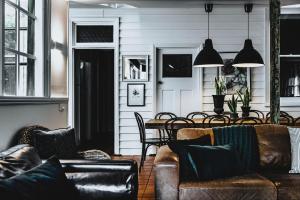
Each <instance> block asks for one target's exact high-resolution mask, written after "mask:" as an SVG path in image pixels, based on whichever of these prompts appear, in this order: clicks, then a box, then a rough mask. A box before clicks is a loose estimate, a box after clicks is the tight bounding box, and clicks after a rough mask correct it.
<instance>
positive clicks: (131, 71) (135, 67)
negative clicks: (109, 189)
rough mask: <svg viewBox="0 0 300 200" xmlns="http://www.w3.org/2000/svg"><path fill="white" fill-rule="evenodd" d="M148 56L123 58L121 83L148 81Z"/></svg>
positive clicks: (127, 56)
mask: <svg viewBox="0 0 300 200" xmlns="http://www.w3.org/2000/svg"><path fill="white" fill-rule="evenodd" d="M148 60H149V59H148V56H147V55H144V56H129V55H126V56H123V58H122V65H123V70H122V72H123V81H133V82H134V81H148V77H149V69H148V68H149V67H148V62H149V61H148Z"/></svg>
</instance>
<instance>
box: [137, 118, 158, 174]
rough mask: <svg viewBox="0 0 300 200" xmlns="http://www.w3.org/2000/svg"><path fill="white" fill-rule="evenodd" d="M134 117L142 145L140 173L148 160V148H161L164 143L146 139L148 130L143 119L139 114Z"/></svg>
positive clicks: (156, 139)
mask: <svg viewBox="0 0 300 200" xmlns="http://www.w3.org/2000/svg"><path fill="white" fill-rule="evenodd" d="M134 116H135V119H136V122H137V124H138V128H139V133H140V142H141V143H142V155H141V162H140V167H139V171H141V169H142V167H143V165H144V161H145V159H146V155H147V150H148V148H149V147H150V146H152V145H154V146H157V147H160V146H162V145H163V144H164V143H163V142H162V141H161V139H160V138H146V130H145V124H144V120H143V117H142V116H141V115H140V114H139V113H137V112H135V113H134Z"/></svg>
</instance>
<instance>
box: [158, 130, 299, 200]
mask: <svg viewBox="0 0 300 200" xmlns="http://www.w3.org/2000/svg"><path fill="white" fill-rule="evenodd" d="M255 129H256V134H257V139H258V148H259V156H260V163H259V170H257V171H256V172H253V173H250V174H245V175H242V176H236V177H231V178H225V179H217V180H213V181H182V177H180V174H179V158H178V156H177V155H176V154H175V153H173V152H172V151H171V150H170V149H169V148H168V146H163V147H161V148H160V149H159V150H158V153H157V156H156V158H155V161H154V164H155V168H154V169H155V192H156V199H161V200H177V199H180V200H182V199H185V200H186V199H191V200H277V199H278V200H300V175H298V174H289V173H288V171H289V169H290V165H291V145H290V137H289V133H288V129H287V127H286V126H282V125H258V126H255ZM205 134H210V135H211V137H212V138H213V131H212V129H197V128H196V129H195V128H194V129H181V130H179V132H178V136H177V137H178V139H194V138H198V137H200V136H202V135H205ZM212 142H213V141H212Z"/></svg>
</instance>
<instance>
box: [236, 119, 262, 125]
mask: <svg viewBox="0 0 300 200" xmlns="http://www.w3.org/2000/svg"><path fill="white" fill-rule="evenodd" d="M233 124H248V125H257V124H263V121H262V119H260V118H258V117H242V118H238V119H236V120H234V122H233Z"/></svg>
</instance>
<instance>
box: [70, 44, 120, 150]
mask: <svg viewBox="0 0 300 200" xmlns="http://www.w3.org/2000/svg"><path fill="white" fill-rule="evenodd" d="M74 55H75V57H74V60H75V120H76V124H75V127H76V131H77V133H78V136H79V141H80V145H81V147H82V148H83V149H92V148H97V149H101V150H103V151H105V152H107V153H109V154H113V150H114V50H111V49H109V50H104V49H76V50H75V54H74Z"/></svg>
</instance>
